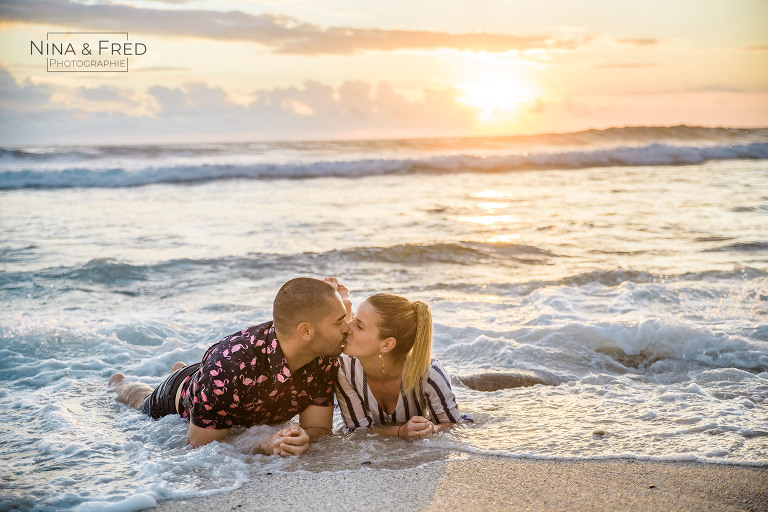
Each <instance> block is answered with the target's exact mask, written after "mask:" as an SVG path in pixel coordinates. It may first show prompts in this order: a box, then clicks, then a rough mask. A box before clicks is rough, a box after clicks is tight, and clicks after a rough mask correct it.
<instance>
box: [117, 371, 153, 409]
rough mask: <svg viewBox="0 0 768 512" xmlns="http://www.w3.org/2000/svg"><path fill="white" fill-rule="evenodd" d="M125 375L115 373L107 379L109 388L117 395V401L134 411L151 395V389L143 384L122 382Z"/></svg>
mask: <svg viewBox="0 0 768 512" xmlns="http://www.w3.org/2000/svg"><path fill="white" fill-rule="evenodd" d="M124 379H125V375H123V374H122V373H116V374H114V375H113V376H112V377H111V378H110V379H109V387H110V388H112V389H114V390H115V393H117V400H118V401H119V402H122V403H124V404H127V405H130V406H131V407H134V408H136V409H140V408H141V404H142V403H144V399H145V398H147V397H148V396H149V395H151V394H152V387H151V386H148V385H147V384H144V383H143V382H124Z"/></svg>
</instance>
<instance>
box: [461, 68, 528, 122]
mask: <svg viewBox="0 0 768 512" xmlns="http://www.w3.org/2000/svg"><path fill="white" fill-rule="evenodd" d="M458 87H459V88H460V89H461V90H462V91H464V95H463V96H461V97H459V98H458V100H459V101H461V102H462V103H464V104H466V105H470V106H472V107H475V108H476V109H478V111H479V113H478V116H477V118H478V120H480V121H486V122H487V121H493V120H495V119H498V118H503V117H508V116H510V115H512V114H515V113H517V112H518V110H520V107H522V106H523V105H524V104H526V103H530V102H533V101H534V100H535V99H536V93H535V91H534V90H533V89H532V88H531V87H530V86H528V85H527V84H525V83H524V82H522V81H521V80H517V79H512V78H500V79H491V80H479V81H476V82H469V83H466V84H459V85H458Z"/></svg>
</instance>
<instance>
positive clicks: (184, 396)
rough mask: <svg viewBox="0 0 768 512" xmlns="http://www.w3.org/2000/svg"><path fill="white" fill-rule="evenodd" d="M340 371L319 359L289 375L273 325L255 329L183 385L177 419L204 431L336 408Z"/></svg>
mask: <svg viewBox="0 0 768 512" xmlns="http://www.w3.org/2000/svg"><path fill="white" fill-rule="evenodd" d="M338 368H339V363H338V360H337V359H336V358H335V357H331V356H327V357H319V358H317V359H314V360H313V361H311V362H309V363H308V364H306V365H304V366H303V367H301V368H299V369H298V370H297V371H296V373H295V374H291V371H290V369H289V368H288V362H287V361H286V360H285V357H284V356H283V351H282V350H281V349H280V344H279V343H278V341H277V335H276V334H275V327H274V325H273V323H272V322H271V321H270V322H266V323H263V324H259V325H254V326H253V327H249V328H248V329H244V330H242V331H240V332H237V333H235V334H232V335H231V336H227V337H226V338H224V339H222V340H221V341H219V342H218V343H216V344H215V345H213V346H211V347H210V348H209V349H208V350H207V351H206V352H205V355H204V356H203V361H202V365H201V366H200V371H198V372H196V373H194V374H192V375H191V376H189V377H187V379H186V380H185V381H184V383H183V384H182V393H181V404H182V408H181V411H180V413H179V414H180V415H181V417H183V418H189V419H190V421H191V422H192V424H194V425H196V426H198V427H202V428H230V427H233V426H236V425H238V426H243V427H251V426H253V425H262V424H266V423H282V422H285V421H288V420H289V419H291V418H293V417H294V416H295V415H296V414H298V413H300V412H301V411H303V410H304V409H306V408H307V406H310V405H317V406H320V407H333V386H334V382H335V381H336V376H337V373H338Z"/></svg>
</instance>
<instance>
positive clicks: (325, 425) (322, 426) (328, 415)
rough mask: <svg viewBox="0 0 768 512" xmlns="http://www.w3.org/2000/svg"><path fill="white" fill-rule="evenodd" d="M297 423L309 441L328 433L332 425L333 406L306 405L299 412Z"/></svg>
mask: <svg viewBox="0 0 768 512" xmlns="http://www.w3.org/2000/svg"><path fill="white" fill-rule="evenodd" d="M299 424H300V425H301V428H303V429H304V431H305V432H306V433H307V435H308V436H309V439H310V440H311V441H314V440H316V439H318V438H320V437H322V436H327V435H329V434H330V433H331V427H332V426H333V406H328V407H320V406H317V405H309V406H307V408H306V409H304V410H303V411H302V412H301V413H300V414H299Z"/></svg>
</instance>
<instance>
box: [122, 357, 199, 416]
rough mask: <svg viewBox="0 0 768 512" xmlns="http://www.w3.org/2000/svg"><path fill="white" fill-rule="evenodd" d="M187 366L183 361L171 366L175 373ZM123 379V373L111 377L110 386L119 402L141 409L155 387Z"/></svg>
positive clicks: (172, 371)
mask: <svg viewBox="0 0 768 512" xmlns="http://www.w3.org/2000/svg"><path fill="white" fill-rule="evenodd" d="M185 366H186V364H185V363H183V362H178V363H175V364H174V365H173V367H172V368H171V373H175V372H176V371H178V370H180V369H182V368H184V367H185ZM123 379H125V375H123V374H122V373H116V374H114V375H113V376H112V377H111V378H110V379H109V387H110V388H112V389H114V390H115V393H117V400H118V401H119V402H122V403H124V404H127V405H130V406H131V407H133V408H135V409H141V406H142V404H143V403H144V399H145V398H147V397H148V396H149V395H151V394H152V391H154V389H153V388H152V387H151V386H149V385H148V384H144V383H143V382H124V381H123Z"/></svg>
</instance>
